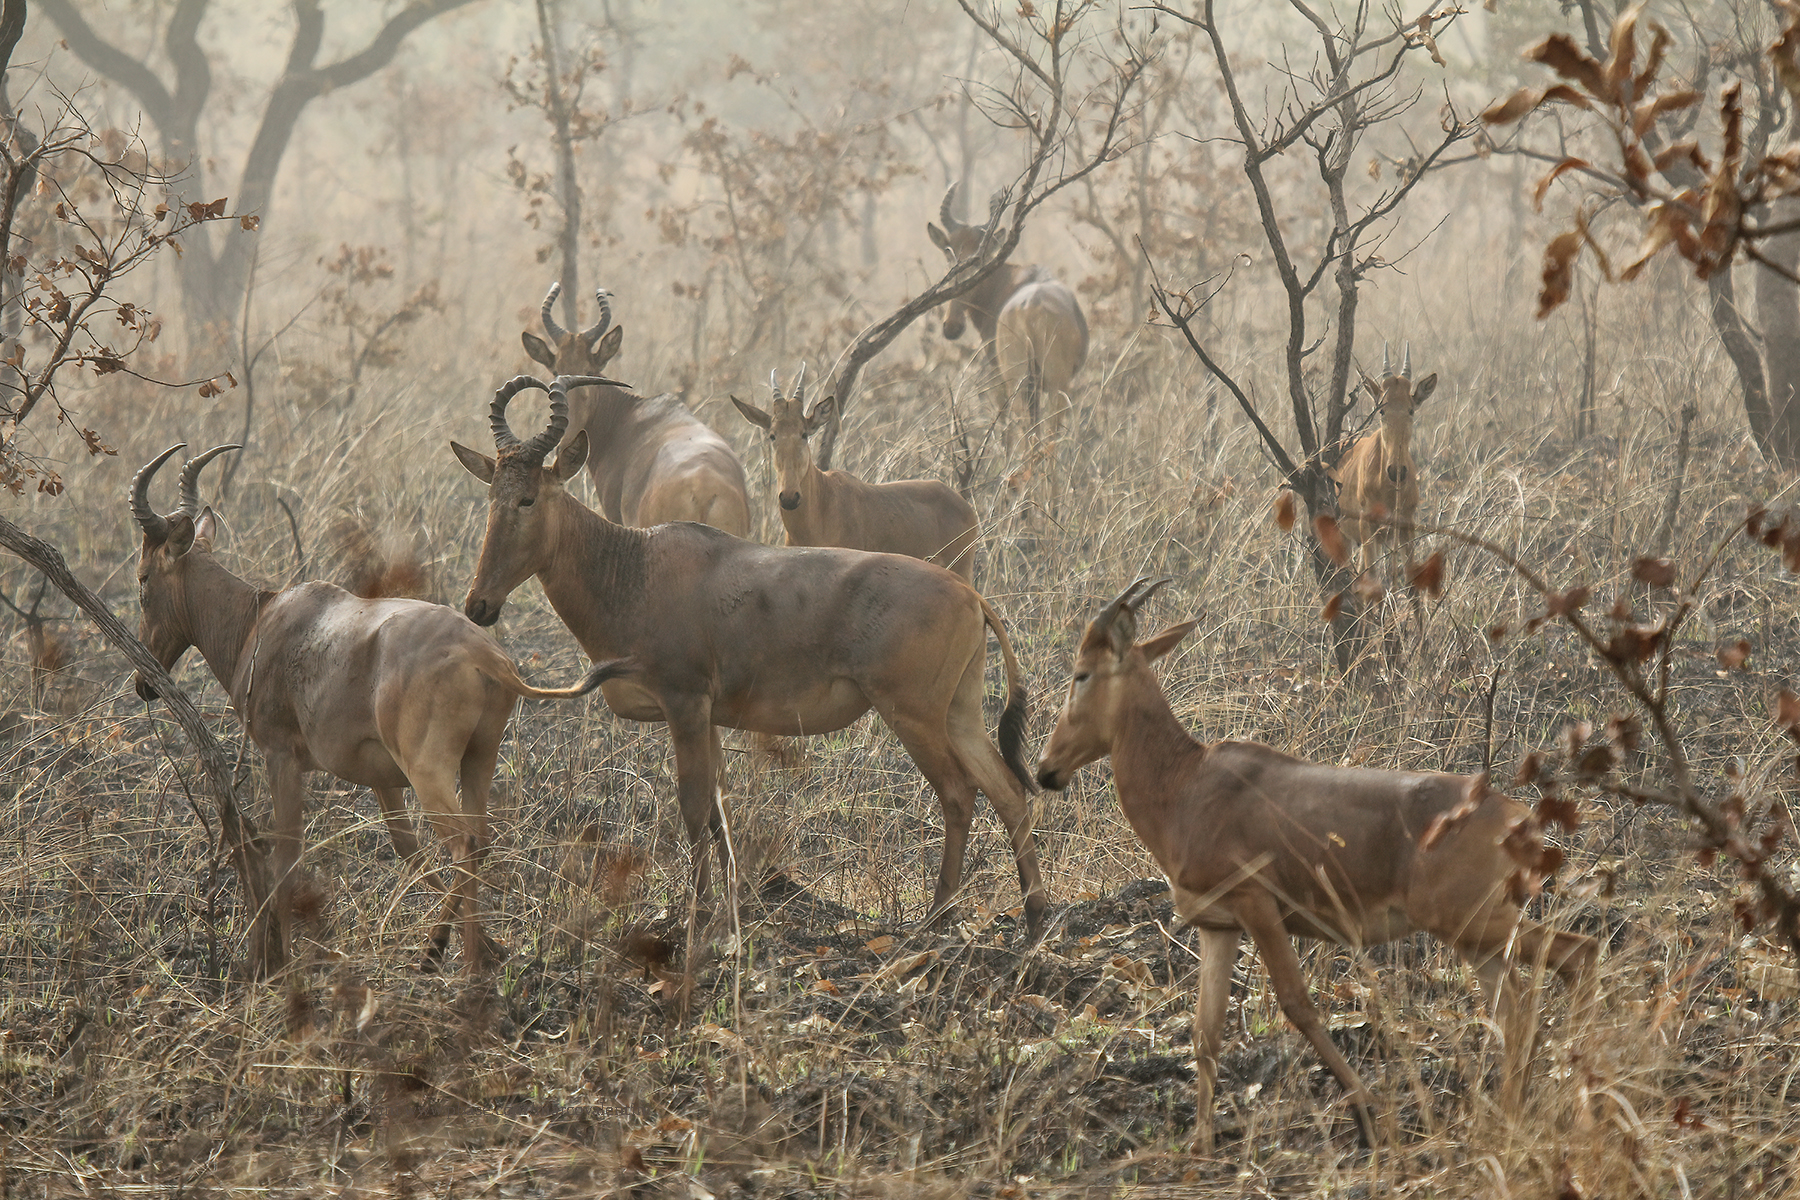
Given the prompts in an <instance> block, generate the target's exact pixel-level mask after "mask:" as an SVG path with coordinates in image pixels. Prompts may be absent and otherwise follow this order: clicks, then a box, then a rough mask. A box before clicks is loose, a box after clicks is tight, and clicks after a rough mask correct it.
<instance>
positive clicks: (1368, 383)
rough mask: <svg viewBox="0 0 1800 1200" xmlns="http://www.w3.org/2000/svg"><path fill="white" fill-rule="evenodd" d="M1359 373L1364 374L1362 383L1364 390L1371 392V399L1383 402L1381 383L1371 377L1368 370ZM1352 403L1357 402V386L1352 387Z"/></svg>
mask: <svg viewBox="0 0 1800 1200" xmlns="http://www.w3.org/2000/svg"><path fill="white" fill-rule="evenodd" d="M1357 374H1359V375H1361V376H1362V385H1363V388H1364V390H1366V391H1367V392H1368V393H1369V399H1370V400H1372V401H1374V402H1375V403H1377V404H1379V403H1381V385H1380V384H1379V383H1376V382H1375V381H1374V380H1373V379H1370V378H1369V376H1368V374H1367V373H1366V372H1362V371H1358V372H1357ZM1350 403H1352V404H1355V403H1356V389H1355V388H1351V389H1350Z"/></svg>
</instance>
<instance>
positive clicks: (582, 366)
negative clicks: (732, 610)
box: [520, 283, 750, 537]
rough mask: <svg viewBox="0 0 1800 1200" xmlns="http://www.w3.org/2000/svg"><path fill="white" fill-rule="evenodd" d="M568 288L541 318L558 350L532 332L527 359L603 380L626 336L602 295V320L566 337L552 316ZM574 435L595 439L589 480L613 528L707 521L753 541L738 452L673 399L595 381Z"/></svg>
mask: <svg viewBox="0 0 1800 1200" xmlns="http://www.w3.org/2000/svg"><path fill="white" fill-rule="evenodd" d="M561 294H562V284H561V283H553V284H551V285H550V291H549V293H548V294H547V295H546V296H545V297H544V305H543V309H542V311H541V314H540V315H541V316H542V317H543V319H544V332H545V333H548V334H549V335H550V341H551V344H549V345H547V344H545V342H544V340H543V339H542V338H540V337H538V336H536V335H535V334H533V333H532V332H531V331H530V330H526V331H525V332H524V333H523V334H521V335H520V340H521V341H523V342H524V344H525V352H526V353H527V354H529V355H531V357H532V358H533V359H534V360H536V361H537V362H540V363H543V364H544V365H545V366H546V367H549V368H550V369H551V370H552V371H554V372H556V373H557V374H558V375H569V376H598V375H599V374H600V373H601V372H602V371H603V370H604V369H605V367H606V364H607V363H608V362H610V361H612V358H613V356H614V355H616V354H618V352H619V346H620V344H621V343H622V342H623V341H624V338H625V327H624V326H623V325H613V326H612V328H611V329H610V330H608V328H607V326H608V325H611V324H612V302H611V299H610V297H609V295H608V293H607V292H606V290H605V289H604V288H601V289H597V290H596V291H595V292H594V299H595V300H597V301H598V302H599V304H600V318H599V319H598V320H597V321H595V322H594V324H593V325H592V327H590V328H588V329H583V330H579V331H577V332H574V333H565V332H564V331H563V329H562V328H561V327H560V326H559V325H557V323H556V318H555V317H553V316H552V315H551V307H552V306H553V305H554V304H555V303H556V298H557V297H558V296H559V295H561ZM569 408H570V414H571V419H570V421H569V428H570V429H572V430H586V431H587V435H588V464H587V468H588V477H589V478H590V479H591V480H592V481H593V484H594V492H595V494H596V495H597V496H598V497H599V501H600V511H601V512H603V513H605V514H606V517H607V519H608V520H610V521H616V522H618V523H619V524H621V525H633V526H638V527H640V528H642V527H647V526H650V525H661V524H664V523H665V522H668V521H698V522H700V523H701V524H702V525H711V526H712V527H713V528H714V529H723V530H724V531H725V532H726V533H729V534H733V535H735V536H737V537H745V536H747V535H748V534H749V532H750V493H749V490H748V489H747V488H746V487H745V486H744V465H743V464H742V463H741V462H739V461H738V456H737V451H735V450H733V449H732V448H731V444H730V443H729V442H727V441H726V440H725V439H724V438H722V437H720V436H719V435H718V434H717V433H715V432H714V431H713V430H712V428H711V427H710V426H708V425H707V424H706V423H705V422H704V421H702V420H700V418H699V417H696V416H695V415H694V414H693V413H691V412H689V411H688V409H687V406H686V405H684V404H682V403H681V401H679V400H677V399H676V398H675V397H674V396H672V395H669V394H668V393H666V392H665V393H664V394H662V395H660V396H652V397H650V398H649V399H648V400H646V399H643V398H642V397H640V396H637V395H634V394H633V393H632V392H631V391H630V390H629V389H627V388H626V387H625V386H624V385H622V384H619V383H617V382H615V381H613V380H610V379H596V380H594V381H593V384H592V386H589V387H584V388H582V389H581V390H580V391H579V392H577V393H576V394H575V395H574V396H573V397H571V399H570V401H569Z"/></svg>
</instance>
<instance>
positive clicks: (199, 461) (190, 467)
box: [175, 442, 243, 518]
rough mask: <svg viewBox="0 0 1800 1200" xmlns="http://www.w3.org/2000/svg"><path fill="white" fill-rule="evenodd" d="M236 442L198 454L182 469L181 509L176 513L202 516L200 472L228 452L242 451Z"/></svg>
mask: <svg viewBox="0 0 1800 1200" xmlns="http://www.w3.org/2000/svg"><path fill="white" fill-rule="evenodd" d="M242 449H243V447H242V446H240V445H238V444H236V443H235V442H234V443H232V444H231V445H229V446H214V447H213V448H212V449H211V450H208V451H206V452H205V453H203V454H196V455H195V456H194V457H192V458H190V459H188V460H187V462H185V463H183V464H182V467H181V507H180V508H177V509H176V510H175V511H176V512H179V513H186V514H187V515H188V516H189V517H190V518H192V517H197V516H199V515H200V471H201V469H202V468H203V467H205V466H206V464H207V463H209V462H211V461H212V460H213V459H215V458H217V457H219V455H221V454H223V453H225V452H226V451H227V450H242Z"/></svg>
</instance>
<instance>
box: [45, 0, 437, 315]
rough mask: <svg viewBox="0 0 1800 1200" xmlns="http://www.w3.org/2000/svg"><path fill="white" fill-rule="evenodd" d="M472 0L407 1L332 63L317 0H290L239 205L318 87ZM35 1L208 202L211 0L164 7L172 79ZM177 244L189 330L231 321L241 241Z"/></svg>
mask: <svg viewBox="0 0 1800 1200" xmlns="http://www.w3.org/2000/svg"><path fill="white" fill-rule="evenodd" d="M471 2H472V0H414V2H413V3H409V4H407V5H406V6H405V7H403V8H401V9H400V11H398V12H396V13H394V14H393V15H392V16H391V17H389V18H387V20H386V21H384V22H383V23H382V25H381V28H380V29H379V30H378V31H377V32H376V33H375V35H374V36H373V37H371V38H370V39H369V40H368V41H367V43H365V44H364V45H363V47H362V48H361V49H359V50H357V51H355V52H354V53H351V54H346V55H345V56H344V57H342V58H340V59H338V60H337V61H335V62H328V63H321V62H320V61H319V50H320V47H321V45H322V44H323V42H324V40H325V28H326V16H325V10H324V6H323V4H322V2H321V0H293V13H294V36H293V40H292V42H290V43H289V46H288V55H287V62H286V64H285V66H284V67H283V69H282V72H281V75H280V76H279V77H278V78H277V79H276V81H275V86H274V87H273V88H272V89H271V90H270V92H269V96H268V99H267V101H266V102H265V103H264V105H263V112H262V119H261V121H260V123H259V124H258V126H257V130H256V134H255V136H254V138H253V139H252V140H251V143H250V149H249V152H248V153H247V154H246V155H245V157H244V162H243V166H242V168H241V170H240V172H239V176H238V183H237V192H236V197H237V209H238V211H239V212H244V213H258V214H260V213H264V212H266V211H267V210H268V207H269V200H270V198H271V196H272V195H273V194H274V189H275V177H276V174H277V172H278V171H279V169H280V166H281V160H282V157H283V156H284V155H285V154H286V153H287V148H288V144H289V142H291V141H292V139H293V136H294V130H295V128H296V127H297V126H298V125H299V123H300V118H301V116H302V115H303V114H304V113H305V111H306V107H307V105H309V104H310V103H312V101H314V100H315V99H317V98H318V97H320V96H323V95H324V94H326V93H327V92H330V91H335V90H337V89H340V88H345V87H349V86H350V85H351V84H354V83H358V82H360V81H362V80H364V79H367V78H368V77H369V76H371V75H373V74H374V73H375V72H377V71H379V70H381V69H382V68H383V67H385V66H387V65H388V63H390V62H392V61H393V58H394V54H395V53H396V52H397V51H398V50H399V48H400V46H401V44H402V43H403V42H405V40H406V38H407V36H408V35H409V34H411V33H412V32H413V31H414V30H416V29H418V28H419V27H420V26H421V25H424V24H425V23H426V22H428V21H430V20H432V19H434V18H436V17H439V16H442V15H444V14H445V13H448V12H453V11H455V10H456V9H459V8H462V7H464V6H465V5H467V4H469V3H471ZM39 7H40V9H41V11H42V12H43V13H44V14H45V15H46V16H48V17H49V18H50V19H51V20H52V21H54V22H55V23H56V26H57V28H58V29H59V30H61V31H62V35H63V38H64V39H65V40H66V41H67V42H68V44H69V49H71V50H73V51H74V52H75V53H76V54H78V55H80V56H81V59H82V61H84V62H86V63H87V64H88V65H89V66H90V67H92V68H93V69H94V70H96V71H98V72H100V74H102V75H104V76H105V77H106V78H108V79H110V80H112V81H113V82H115V83H117V84H119V85H120V86H121V87H123V88H125V90H126V91H128V92H130V93H131V95H132V97H133V98H134V99H135V100H136V101H137V102H138V104H139V105H140V106H141V107H142V108H143V111H144V115H145V116H147V117H149V118H150V120H151V121H152V122H153V123H154V124H155V125H156V128H157V131H158V133H159V134H160V135H161V138H162V158H163V160H164V162H166V163H168V164H170V165H171V167H172V169H174V170H176V171H179V172H180V173H181V176H182V179H183V181H184V182H183V185H182V186H183V188H184V190H185V191H186V192H187V193H188V194H189V196H190V197H192V198H193V199H194V200H196V201H199V202H203V203H210V202H209V201H205V200H204V197H206V196H207V195H208V194H210V193H211V192H212V191H214V190H216V185H214V184H212V183H210V182H209V180H208V170H207V160H206V156H205V154H204V152H203V148H202V146H201V144H200V120H201V117H202V115H204V114H205V112H206V108H207V103H208V101H209V100H211V99H212V98H213V65H212V62H211V60H210V59H209V58H208V57H207V55H206V51H205V50H203V49H202V48H201V44H200V30H201V26H202V25H203V24H204V23H205V20H206V17H207V15H208V13H209V12H210V11H211V8H212V2H211V0H177V2H176V3H175V4H174V5H173V6H172V7H171V9H170V11H169V17H168V22H167V24H166V25H164V26H163V31H162V43H163V49H164V51H165V52H166V53H167V55H168V59H169V62H170V64H171V66H172V67H173V68H174V76H175V78H174V83H173V85H170V84H168V83H165V82H164V81H163V80H162V79H161V78H160V77H159V76H158V75H157V73H156V72H155V71H154V70H152V69H151V67H150V63H149V61H148V59H147V57H146V58H136V57H133V56H132V55H131V54H130V53H129V52H127V51H125V50H123V49H121V48H120V47H119V45H117V44H115V43H114V42H112V41H109V40H108V39H107V38H106V37H105V36H103V35H102V34H101V32H100V31H99V30H98V29H96V28H95V26H94V25H93V24H92V23H90V22H89V20H88V18H87V17H86V16H85V15H83V13H82V12H81V10H80V9H79V8H78V7H77V6H76V3H75V0H39ZM185 251H186V252H185V253H184V255H183V257H182V261H183V270H182V273H181V279H182V283H183V289H184V296H185V298H186V302H187V308H188V315H189V317H190V319H192V320H194V321H195V322H197V324H198V326H199V327H200V329H197V330H196V332H197V333H198V332H199V331H200V330H202V329H204V330H212V331H214V332H222V331H223V330H224V329H225V328H227V327H228V325H229V323H230V322H231V321H232V320H234V319H235V317H236V313H237V306H238V303H239V301H240V300H241V298H242V296H243V292H244V286H245V281H246V280H247V278H248V277H249V271H250V247H249V246H248V245H247V244H245V243H244V242H243V241H241V240H239V239H236V238H228V239H226V240H225V241H224V242H223V243H220V244H217V245H215V244H214V243H213V241H212V240H211V239H210V238H208V237H205V236H200V237H196V238H194V239H192V240H191V242H190V243H189V244H188V245H187V246H186V247H185Z"/></svg>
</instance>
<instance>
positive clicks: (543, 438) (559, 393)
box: [519, 375, 599, 463]
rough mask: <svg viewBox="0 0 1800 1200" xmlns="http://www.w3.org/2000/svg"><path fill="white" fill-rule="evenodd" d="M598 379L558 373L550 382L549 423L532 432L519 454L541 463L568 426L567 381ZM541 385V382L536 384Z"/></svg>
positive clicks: (596, 377)
mask: <svg viewBox="0 0 1800 1200" xmlns="http://www.w3.org/2000/svg"><path fill="white" fill-rule="evenodd" d="M585 378H593V379H598V378H599V376H597V375H596V376H582V375H558V376H557V377H556V379H555V381H554V382H552V383H551V384H550V423H549V424H548V425H546V426H544V431H543V432H542V433H539V434H534V435H533V436H532V437H531V438H530V439H528V440H527V441H526V442H525V444H524V445H523V446H521V447H519V452H520V453H521V454H524V455H527V456H529V457H530V459H531V461H533V462H536V463H541V462H543V461H544V458H545V457H546V456H547V455H548V454H549V453H550V452H551V451H552V450H554V449H556V443H558V442H560V441H562V437H563V434H564V433H565V432H567V431H568V428H569V381H570V380H572V379H585ZM538 386H539V387H543V386H544V385H543V384H541V383H540V384H538Z"/></svg>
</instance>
